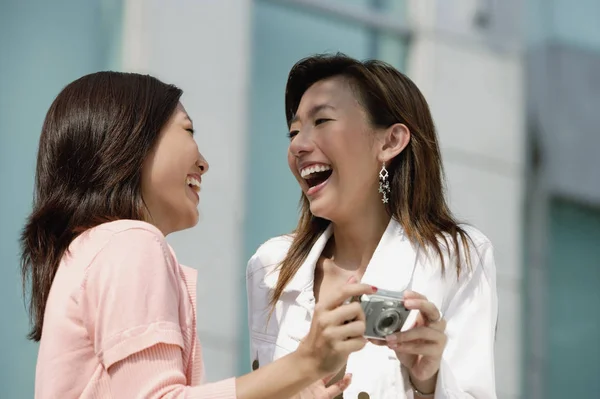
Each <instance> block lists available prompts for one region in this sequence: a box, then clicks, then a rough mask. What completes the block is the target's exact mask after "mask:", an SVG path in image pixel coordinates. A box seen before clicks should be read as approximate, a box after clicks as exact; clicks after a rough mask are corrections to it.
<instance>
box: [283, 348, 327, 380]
mask: <svg viewBox="0 0 600 399" xmlns="http://www.w3.org/2000/svg"><path fill="white" fill-rule="evenodd" d="M290 356H292V357H293V360H294V364H296V366H297V370H298V372H299V373H300V374H301V375H302V376H303V377H304V378H305V379H306V380H309V381H311V382H314V381H317V380H319V379H321V378H324V377H325V375H322V373H321V372H320V368H319V364H318V361H317V359H316V358H315V357H314V356H312V355H311V353H309V351H307V350H305V349H304V348H303V347H302V345H300V347H299V348H298V350H296V351H295V352H293V353H291V354H290Z"/></svg>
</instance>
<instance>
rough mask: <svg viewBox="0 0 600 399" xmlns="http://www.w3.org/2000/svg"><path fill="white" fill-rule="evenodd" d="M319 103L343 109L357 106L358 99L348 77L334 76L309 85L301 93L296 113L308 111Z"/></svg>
mask: <svg viewBox="0 0 600 399" xmlns="http://www.w3.org/2000/svg"><path fill="white" fill-rule="evenodd" d="M320 105H330V106H332V107H334V108H336V109H344V108H347V107H355V106H358V101H357V100H356V96H355V93H354V91H353V90H352V87H351V85H350V82H349V81H348V79H347V78H345V77H342V76H335V77H331V78H327V79H323V80H320V81H318V82H316V83H314V84H313V85H312V86H310V87H309V88H308V89H307V90H306V91H305V92H304V94H303V95H302V99H301V100H300V104H299V106H298V111H297V114H302V113H305V112H308V111H310V109H311V108H313V107H316V106H320Z"/></svg>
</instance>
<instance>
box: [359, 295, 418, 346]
mask: <svg viewBox="0 0 600 399" xmlns="http://www.w3.org/2000/svg"><path fill="white" fill-rule="evenodd" d="M349 302H359V303H360V306H361V307H362V309H363V311H364V312H365V324H366V328H365V334H364V336H365V338H370V339H380V340H385V337H386V336H388V335H391V334H394V333H397V332H399V331H400V330H401V329H402V326H403V325H404V323H405V322H406V319H407V318H408V314H409V313H410V310H409V309H406V308H405V307H404V301H403V295H402V292H395V291H386V290H378V291H377V293H375V294H372V295H366V294H365V295H362V296H360V297H354V298H352V299H351V300H350V301H349Z"/></svg>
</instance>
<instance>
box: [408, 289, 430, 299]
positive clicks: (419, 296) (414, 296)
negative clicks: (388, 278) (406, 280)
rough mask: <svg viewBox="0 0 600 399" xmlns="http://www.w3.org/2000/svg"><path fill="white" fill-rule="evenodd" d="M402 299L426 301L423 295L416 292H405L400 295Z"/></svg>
mask: <svg viewBox="0 0 600 399" xmlns="http://www.w3.org/2000/svg"><path fill="white" fill-rule="evenodd" d="M402 297H403V298H404V299H427V297H426V296H425V295H423V294H419V293H418V292H414V291H411V290H406V291H404V292H403V293H402Z"/></svg>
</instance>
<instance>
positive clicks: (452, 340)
mask: <svg viewBox="0 0 600 399" xmlns="http://www.w3.org/2000/svg"><path fill="white" fill-rule="evenodd" d="M477 249H478V251H477V253H478V254H479V257H477V255H475V256H473V260H480V262H479V264H477V263H476V262H474V266H475V265H476V267H475V269H474V270H473V275H472V276H471V278H470V279H469V280H467V281H465V283H464V286H462V287H460V289H459V290H458V292H457V293H456V295H455V296H454V298H453V299H452V300H451V302H450V304H449V306H448V309H447V312H446V314H445V316H444V317H445V319H446V320H447V327H446V335H447V337H448V342H447V345H446V348H445V350H444V354H443V356H442V363H441V366H440V370H439V373H438V378H437V389H436V391H437V393H436V399H438V398H439V399H442V398H444V399H445V398H465V399H466V398H475V399H492V398H496V386H495V375H494V373H495V370H494V342H495V332H496V321H497V317H498V295H497V289H496V266H495V263H494V254H493V247H492V245H491V244H490V243H489V242H486V243H484V244H482V245H480V246H479V247H478V248H477Z"/></svg>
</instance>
